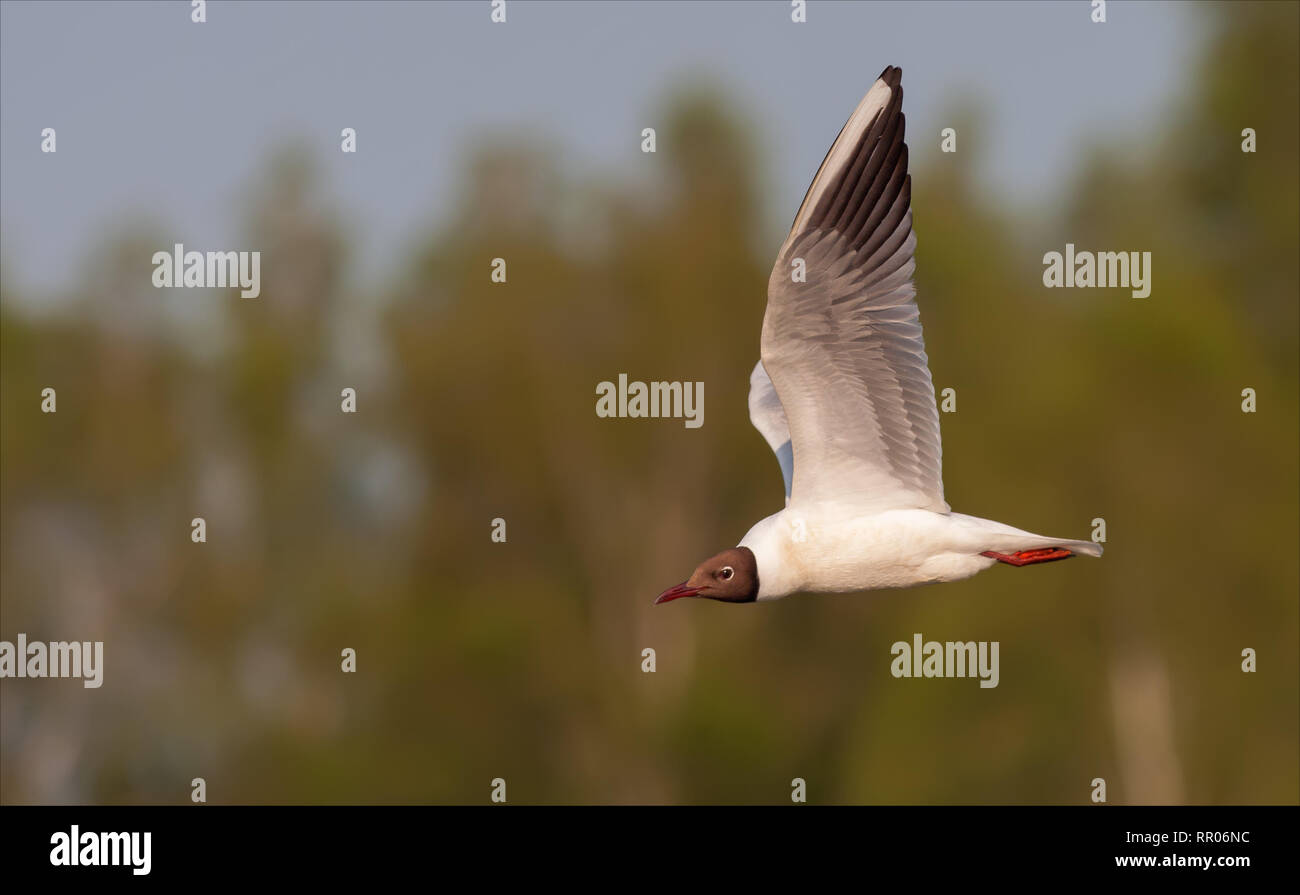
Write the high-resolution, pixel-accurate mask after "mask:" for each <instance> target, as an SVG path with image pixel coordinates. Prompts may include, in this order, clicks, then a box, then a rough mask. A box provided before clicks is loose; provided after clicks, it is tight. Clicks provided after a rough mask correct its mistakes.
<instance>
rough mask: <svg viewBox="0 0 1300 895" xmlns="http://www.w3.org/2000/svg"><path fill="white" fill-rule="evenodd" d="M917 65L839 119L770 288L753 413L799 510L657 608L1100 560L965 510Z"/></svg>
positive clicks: (771, 521) (880, 82)
mask: <svg viewBox="0 0 1300 895" xmlns="http://www.w3.org/2000/svg"><path fill="white" fill-rule="evenodd" d="M902 74H903V73H902V70H901V69H898V68H895V67H893V66H891V67H889V68H887V69H885V70H884V71H883V72H882V73H881V75H880V77H879V78H878V79H877V80H876V82H875V84H873V85H872V87H871V89H870V90H869V91H867V95H866V96H865V97H864V98H863V100H862V102H861V103H859V104H858V107H857V109H856V110H855V111H854V112H853V115H852V117H850V118H849V120H848V123H847V124H845V125H844V127H843V129H841V131H840V135H839V137H837V138H836V140H835V143H834V145H832V146H831V149H830V152H828V153H827V154H826V159H825V160H824V161H823V162H822V165H821V168H820V169H819V170H818V171H817V176H816V177H814V178H813V182H812V186H810V187H809V188H808V195H807V196H805V197H804V200H803V204H802V205H800V206H799V213H798V214H797V215H795V219H794V226H793V227H791V228H790V235H789V236H788V237H786V240H785V244H784V245H782V246H781V251H780V253H779V254H778V255H777V258H776V265H775V266H774V267H773V268H772V276H771V277H770V278H769V280H768V284H767V313H766V314H764V316H763V340H762V360H760V361H759V363H758V365H757V366H755V367H754V372H753V374H752V375H751V376H750V385H749V416H750V419H751V420H752V421H753V423H754V426H755V427H756V428H757V429H758V430H759V432H761V433H762V435H763V437H764V438H765V439H766V440H767V443H768V444H769V445H771V446H772V450H774V451H775V452H776V456H777V460H778V462H779V463H780V465H781V472H782V475H783V476H784V477H785V493H786V507H785V509H783V510H781V511H780V512H779V513H776V514H775V515H773V516H768V517H767V518H766V519H764V520H762V521H761V522H759V523H758V524H757V525H755V526H754V527H753V528H751V529H750V530H749V533H748V534H746V535H745V537H744V538H743V539H742V540H741V542H740V544H739V545H738V546H736V547H733V548H731V549H729V550H724V551H723V552H721V553H719V554H718V555H717V556H714V557H711V558H710V559H707V560H705V561H704V562H703V563H701V564H700V565H699V567H698V568H697V569H696V570H695V572H694V573H693V574H692V575H691V577H690V578H689V579H687V580H686V581H684V582H682V583H681V584H679V585H677V586H676V587H672V588H669V589H668V590H666V591H664V592H663V593H662V594H660V596H659V598H658V599H657V600H655V602H656V603H666V602H668V601H669V600H676V599H678V598H680V597H707V598H709V599H712V600H723V601H726V602H731V603H748V602H751V601H754V600H774V599H777V598H780V597H784V596H787V595H789V594H792V593H797V592H831V593H838V592H847V591H860V590H872V589H875V588H884V587H910V586H913V585H917V584H928V583H931V582H936V581H957V580H959V579H962V578H969V577H970V576H972V575H974V574H975V573H976V572H979V571H982V570H983V569H987V568H989V567H990V566H992V565H994V564H995V563H998V562H1004V563H1008V564H1010V565H1013V566H1023V565H1029V564H1032V563H1040V562H1050V561H1052V560H1058V559H1066V558H1068V557H1070V556H1074V555H1075V554H1087V555H1088V556H1100V555H1101V547H1100V546H1099V545H1097V544H1094V543H1092V542H1091V541H1070V540H1064V539H1062V538H1049V537H1045V536H1043V535H1036V534H1031V533H1030V532H1027V531H1021V530H1020V529H1018V528H1012V527H1011V526H1009V525H1003V524H1002V523H1000V522H993V521H991V520H989V519H980V518H977V517H975V516H965V515H962V514H961V513H954V512H952V511H951V509H950V508H949V506H948V504H947V502H945V501H944V499H943V478H942V475H941V470H940V455H941V453H942V452H941V448H940V444H939V413H938V409H937V408H936V406H935V401H934V386H933V384H932V383H931V381H930V370H929V367H928V366H927V364H928V359H927V358H926V355H925V344H924V342H923V341H922V338H921V321H920V317H919V315H918V313H917V308H916V302H915V300H914V297H915V294H916V289H915V287H914V286H913V284H912V272H913V270H914V269H915V266H916V265H915V261H914V259H913V254H914V251H915V249H916V236H915V234H914V233H913V232H912V211H911V193H912V189H911V187H912V181H911V178H910V177H909V176H908V173H907V145H906V144H905V143H904V142H903V125H904V118H903V112H902V106H903V88H902V86H901V80H902Z"/></svg>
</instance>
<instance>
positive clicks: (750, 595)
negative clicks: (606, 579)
mask: <svg viewBox="0 0 1300 895" xmlns="http://www.w3.org/2000/svg"><path fill="white" fill-rule="evenodd" d="M681 597H704V598H705V599H709V600H721V601H722V602H724V603H752V602H753V601H754V600H756V599H758V563H756V562H755V561H754V554H753V552H752V551H751V550H750V549H749V548H748V547H732V548H731V549H730V550H723V551H722V552H721V553H719V554H718V555H717V556H711V557H709V558H708V559H706V560H705V561H704V562H702V563H700V564H699V566H698V567H697V568H696V569H695V571H694V572H692V573H691V577H690V578H687V579H686V580H685V581H683V582H682V583H681V584H679V585H677V586H676V587H670V588H668V590H666V591H664V592H663V593H661V594H660V595H659V599H657V600H655V605H656V606H657V605H659V604H660V603H667V602H669V601H670V600H677V599H680V598H681Z"/></svg>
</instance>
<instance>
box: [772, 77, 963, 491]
mask: <svg viewBox="0 0 1300 895" xmlns="http://www.w3.org/2000/svg"><path fill="white" fill-rule="evenodd" d="M901 79H902V72H901V70H899V69H897V68H893V67H890V68H887V69H885V71H884V72H883V73H881V76H880V78H879V79H878V80H877V81H876V83H875V84H874V85H873V86H872V87H871V89H870V90H869V91H868V92H867V95H866V97H864V98H863V100H862V102H861V103H860V104H859V105H858V108H857V109H856V110H855V111H854V113H853V115H852V117H851V118H849V120H848V123H847V124H845V125H844V128H843V129H842V130H841V131H840V135H839V137H838V138H837V139H836V141H835V143H834V145H833V146H831V149H830V151H829V152H828V153H827V154H826V159H825V161H823V162H822V166H821V168H820V169H819V170H818V172H817V176H816V177H815V178H814V179H813V182H812V186H811V187H810V188H809V190H808V195H807V196H806V197H805V198H804V201H803V204H802V205H801V206H800V208H799V213H798V214H797V215H796V216H795V221H794V226H793V228H792V229H791V230H790V235H789V236H788V237H787V238H786V241H785V244H784V245H783V246H782V247H781V251H780V253H779V254H778V256H777V259H776V265H775V266H774V267H773V269H772V275H771V278H770V280H769V282H768V292H767V313H766V314H765V315H764V317H763V354H762V357H763V361H762V366H763V367H764V368H766V372H767V374H768V375H769V376H770V377H771V382H772V384H773V386H774V387H775V390H776V393H777V395H778V396H779V399H778V404H779V405H780V406H781V407H782V409H783V415H784V417H785V420H786V422H787V423H788V430H789V438H790V442H791V446H792V449H793V454H794V460H795V461H796V463H795V468H794V474H793V482H792V486H791V488H790V503H791V504H800V503H805V502H815V501H823V500H834V501H837V502H840V503H843V504H849V505H851V506H852V507H853V508H854V510H855V511H860V512H875V511H880V510H884V509H891V508H901V507H920V508H924V509H930V510H934V511H937V512H947V511H948V504H947V503H946V502H945V501H944V498H943V478H942V470H941V462H940V458H941V446H940V442H939V414H938V410H937V408H936V407H935V402H934V385H933V384H932V382H931V380H930V370H929V366H928V363H929V361H928V359H927V357H926V354H925V344H924V342H923V341H922V337H921V321H920V317H919V315H918V313H917V308H916V302H915V301H914V296H915V293H916V290H915V287H914V286H913V285H912V272H913V270H914V269H915V262H914V260H913V252H914V250H915V247H916V237H915V236H914V234H913V233H912V212H911V178H910V177H909V176H908V173H907V146H906V145H905V144H904V143H903V131H904V118H903V112H902V103H903V90H902V87H901V86H900V83H901ZM800 273H802V274H803V276H800V275H799V274H800ZM750 401H751V407H752V405H753V391H752V386H751V398H750ZM751 415H752V411H751ZM760 429H761V427H760ZM764 435H766V433H764ZM770 441H771V439H770V438H769V442H770Z"/></svg>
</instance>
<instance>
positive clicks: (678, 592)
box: [655, 581, 704, 606]
mask: <svg viewBox="0 0 1300 895" xmlns="http://www.w3.org/2000/svg"><path fill="white" fill-rule="evenodd" d="M702 590H704V588H702V587H691V586H690V585H689V584H687V583H686V582H685V581H683V582H682V583H681V584H678V585H677V586H675V587H670V588H668V590H666V591H664V592H663V593H661V594H660V595H659V599H657V600H655V605H656V606H658V605H659V604H660V603H667V602H669V601H671V600H677V599H680V598H681V597H693V596H695V595H696V594H698V593H699V592H700V591H702Z"/></svg>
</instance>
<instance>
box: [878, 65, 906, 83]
mask: <svg viewBox="0 0 1300 895" xmlns="http://www.w3.org/2000/svg"><path fill="white" fill-rule="evenodd" d="M876 80H878V81H884V82H885V83H886V84H888V85H889V86H890V87H897V86H898V85H899V84H900V83H902V81H903V70H902V69H901V68H899V67H898V66H897V65H887V66H885V70H884V71H882V72H881V73H880V77H879V78H877V79H876Z"/></svg>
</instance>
